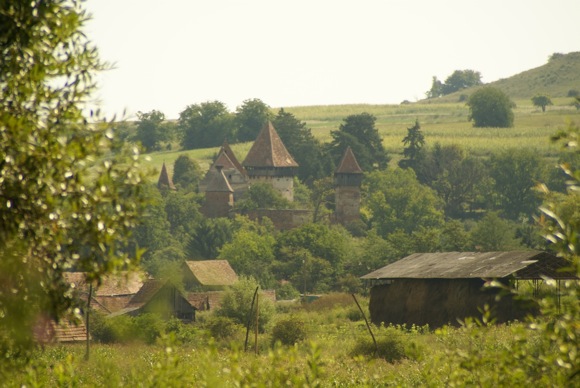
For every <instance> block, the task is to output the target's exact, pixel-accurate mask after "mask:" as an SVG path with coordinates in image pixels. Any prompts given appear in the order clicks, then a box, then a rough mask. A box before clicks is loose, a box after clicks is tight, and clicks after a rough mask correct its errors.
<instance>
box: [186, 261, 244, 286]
mask: <svg viewBox="0 0 580 388" xmlns="http://www.w3.org/2000/svg"><path fill="white" fill-rule="evenodd" d="M185 265H186V266H187V268H189V270H190V271H191V273H192V274H193V276H194V277H195V278H196V279H197V281H198V282H199V284H201V285H202V286H229V285H232V284H234V283H235V282H236V281H237V280H238V275H236V273H235V272H234V270H233V268H232V267H231V266H230V263H228V261H227V260H199V261H186V262H185Z"/></svg>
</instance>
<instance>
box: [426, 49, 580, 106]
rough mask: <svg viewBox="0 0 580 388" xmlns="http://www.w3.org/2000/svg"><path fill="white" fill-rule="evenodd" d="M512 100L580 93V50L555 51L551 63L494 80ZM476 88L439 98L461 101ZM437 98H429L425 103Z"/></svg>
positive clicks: (491, 83)
mask: <svg viewBox="0 0 580 388" xmlns="http://www.w3.org/2000/svg"><path fill="white" fill-rule="evenodd" d="M486 86H494V87H497V88H499V89H501V90H503V91H504V92H505V93H506V94H507V95H508V96H510V97H511V98H512V99H514V100H517V99H530V98H532V97H533V96H534V95H536V94H547V95H549V96H551V97H553V98H554V97H567V96H568V92H569V91H570V90H576V91H579V92H580V52H572V53H568V54H553V55H552V56H551V57H550V59H549V60H548V62H547V63H546V64H544V65H542V66H540V67H536V68H535V69H530V70H526V71H524V72H522V73H519V74H516V75H514V76H512V77H509V78H504V79H500V80H497V81H495V82H490V83H488V84H486ZM474 90H476V88H469V89H463V90H460V91H458V92H455V93H452V94H449V95H447V96H443V97H441V98H437V99H435V100H436V101H437V102H451V101H459V99H460V96H461V95H470V94H471V93H473V91H474ZM428 101H433V100H425V101H424V102H428Z"/></svg>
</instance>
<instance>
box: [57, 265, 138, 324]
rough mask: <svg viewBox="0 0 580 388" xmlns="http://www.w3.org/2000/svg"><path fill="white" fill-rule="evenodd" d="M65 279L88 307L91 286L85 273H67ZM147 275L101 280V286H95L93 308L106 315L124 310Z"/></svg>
mask: <svg viewBox="0 0 580 388" xmlns="http://www.w3.org/2000/svg"><path fill="white" fill-rule="evenodd" d="M64 276H65V279H66V280H67V282H68V283H69V284H70V285H71V287H72V288H73V289H74V290H75V291H76V293H77V295H78V297H79V298H80V300H81V301H83V303H84V304H85V305H86V304H87V300H88V295H89V284H88V283H87V281H86V278H85V273H84V272H66V273H65V274H64ZM144 279H145V274H143V273H140V272H122V273H119V274H115V275H113V274H109V275H106V276H104V277H103V278H102V279H101V284H100V285H96V284H95V285H94V286H93V290H92V293H91V303H90V305H91V308H92V309H95V310H97V311H100V312H102V313H104V314H110V313H114V312H116V311H119V310H121V309H123V308H124V307H125V306H126V305H127V303H129V301H130V300H131V298H132V297H133V296H134V295H135V294H136V293H137V292H138V291H139V289H141V287H142V286H143V281H144Z"/></svg>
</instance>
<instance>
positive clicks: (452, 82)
mask: <svg viewBox="0 0 580 388" xmlns="http://www.w3.org/2000/svg"><path fill="white" fill-rule="evenodd" d="M481 84H482V82H481V73H480V72H479V71H474V70H455V71H454V72H453V73H452V74H451V75H450V76H449V77H447V79H446V80H445V83H444V84H443V85H442V93H443V95H447V94H451V93H454V92H456V91H458V90H461V89H467V88H470V87H472V86H478V85H481Z"/></svg>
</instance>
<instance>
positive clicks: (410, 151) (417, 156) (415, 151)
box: [399, 119, 425, 168]
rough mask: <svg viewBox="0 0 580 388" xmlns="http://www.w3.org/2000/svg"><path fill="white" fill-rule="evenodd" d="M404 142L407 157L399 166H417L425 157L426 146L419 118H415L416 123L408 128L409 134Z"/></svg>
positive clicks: (404, 152) (404, 154)
mask: <svg viewBox="0 0 580 388" xmlns="http://www.w3.org/2000/svg"><path fill="white" fill-rule="evenodd" d="M403 144H404V145H405V148H404V149H403V156H404V157H405V159H402V160H401V162H399V166H401V167H404V168H406V167H412V166H416V165H417V163H419V162H420V161H421V159H422V158H423V157H424V152H423V147H424V146H425V136H424V135H423V132H421V124H419V119H416V120H415V125H413V126H412V127H410V128H407V136H405V137H404V138H403Z"/></svg>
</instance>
